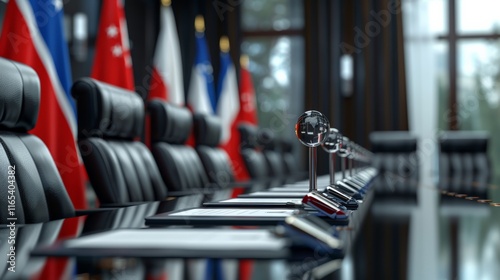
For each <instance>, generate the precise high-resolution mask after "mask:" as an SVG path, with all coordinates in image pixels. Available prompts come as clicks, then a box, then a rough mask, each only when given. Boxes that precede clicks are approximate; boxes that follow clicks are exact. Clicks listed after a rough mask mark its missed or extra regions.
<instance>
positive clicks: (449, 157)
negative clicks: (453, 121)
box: [439, 131, 492, 197]
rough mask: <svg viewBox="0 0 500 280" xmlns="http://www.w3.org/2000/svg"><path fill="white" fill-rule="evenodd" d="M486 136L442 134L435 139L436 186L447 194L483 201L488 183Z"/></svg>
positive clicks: (468, 132)
mask: <svg viewBox="0 0 500 280" xmlns="http://www.w3.org/2000/svg"><path fill="white" fill-rule="evenodd" d="M488 142H489V134H488V133H487V132H484V131H446V132H443V133H442V134H441V135H440V137H439V149H440V153H439V185H440V188H441V189H443V190H446V191H450V192H456V193H464V194H467V195H473V196H480V197H486V196H487V183H488V182H489V181H490V179H491V173H492V171H491V169H492V168H491V163H490V160H489V159H488V155H487V152H488Z"/></svg>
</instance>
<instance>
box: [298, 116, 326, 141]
mask: <svg viewBox="0 0 500 280" xmlns="http://www.w3.org/2000/svg"><path fill="white" fill-rule="evenodd" d="M329 130H330V122H329V121H328V119H327V118H326V117H325V116H324V115H323V114H321V113H320V112H318V111H315V110H310V111H307V112H305V113H304V114H302V115H300V117H299V119H298V120H297V123H296V124H295V135H297V138H298V139H299V141H300V143H302V144H304V145H305V146H307V147H317V146H319V145H321V143H323V142H324V141H325V138H326V136H327V135H328V133H329Z"/></svg>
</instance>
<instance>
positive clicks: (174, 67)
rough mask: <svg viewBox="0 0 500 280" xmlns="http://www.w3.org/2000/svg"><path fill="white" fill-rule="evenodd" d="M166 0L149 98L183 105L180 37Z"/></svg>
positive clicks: (161, 10) (161, 9)
mask: <svg viewBox="0 0 500 280" xmlns="http://www.w3.org/2000/svg"><path fill="white" fill-rule="evenodd" d="M166 2H167V4H163V5H162V6H161V8H160V33H159V34H158V40H157V42H156V49H155V55H154V59H153V73H152V75H153V77H152V78H151V83H150V85H149V96H148V99H153V98H160V99H163V100H165V101H168V102H170V103H173V104H175V105H179V106H183V105H184V103H185V101H184V99H185V98H184V84H183V83H184V81H183V77H182V61H181V51H180V47H179V37H178V36H177V27H176V25H175V17H174V13H173V12H172V7H171V6H170V5H169V4H170V3H168V2H169V1H166Z"/></svg>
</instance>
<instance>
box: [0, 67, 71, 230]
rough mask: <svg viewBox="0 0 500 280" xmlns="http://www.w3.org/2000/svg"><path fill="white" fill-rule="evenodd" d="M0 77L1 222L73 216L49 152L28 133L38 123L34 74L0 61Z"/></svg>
mask: <svg viewBox="0 0 500 280" xmlns="http://www.w3.org/2000/svg"><path fill="white" fill-rule="evenodd" d="M0 72H1V73H0V170H2V172H0V182H2V183H1V184H2V187H1V188H0V205H2V209H0V223H1V224H6V223H8V221H7V218H9V217H16V218H17V221H16V223H17V224H22V223H39V222H46V221H49V220H55V219H62V218H67V217H72V216H74V214H75V211H74V208H73V204H72V203H71V200H70V198H69V196H68V193H67V192H66V189H65V187H64V185H63V182H62V180H61V176H60V175H59V172H58V170H57V168H56V165H55V163H54V160H53V159H52V156H51V155H50V152H49V150H48V149H47V147H46V146H45V144H44V143H43V142H42V141H41V140H40V139H39V138H38V137H36V136H35V135H30V134H28V133H27V131H29V130H31V129H32V128H34V127H35V125H36V121H37V118H38V111H39V106H40V82H39V79H38V76H37V74H36V73H35V71H33V69H31V68H29V67H28V66H26V65H23V64H19V63H15V62H12V61H10V60H6V59H2V58H0ZM10 176H13V177H10ZM13 197H15V199H14V198H13ZM11 202H15V211H13V213H15V216H11V215H10V213H9V211H7V205H10V204H12V203H11Z"/></svg>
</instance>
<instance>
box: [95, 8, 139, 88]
mask: <svg viewBox="0 0 500 280" xmlns="http://www.w3.org/2000/svg"><path fill="white" fill-rule="evenodd" d="M97 34H98V36H97V40H96V51H95V57H94V66H93V68H92V74H91V76H92V78H94V79H96V80H99V81H103V82H105V83H108V84H112V85H115V86H118V87H122V88H125V89H129V90H134V75H133V72H132V58H131V57H130V48H129V45H130V44H129V40H128V31H127V22H126V20H125V12H124V10H123V6H122V3H121V0H106V1H102V7H101V18H100V20H99V27H98V31H97Z"/></svg>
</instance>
